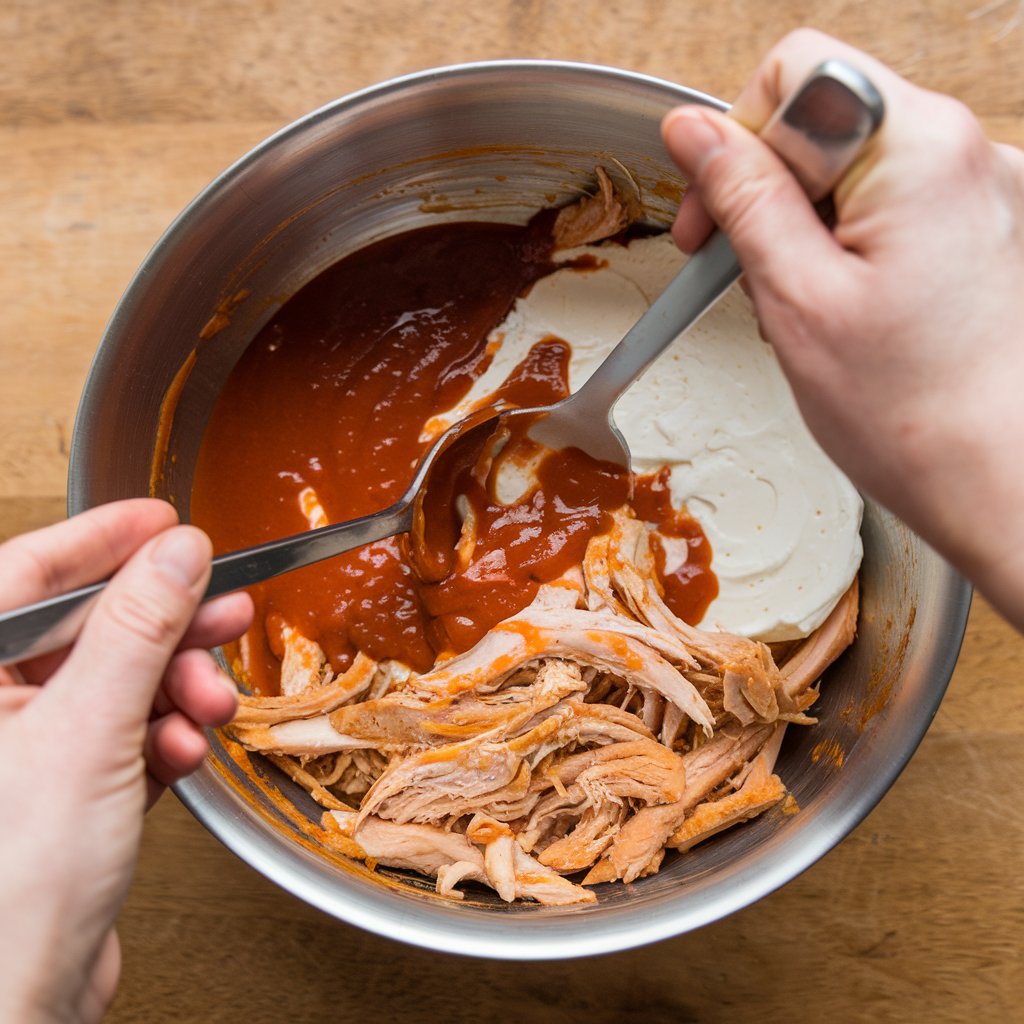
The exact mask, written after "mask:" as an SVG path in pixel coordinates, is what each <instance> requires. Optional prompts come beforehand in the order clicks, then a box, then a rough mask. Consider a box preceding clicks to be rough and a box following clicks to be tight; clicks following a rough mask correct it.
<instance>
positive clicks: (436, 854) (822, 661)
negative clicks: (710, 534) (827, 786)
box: [228, 186, 858, 905]
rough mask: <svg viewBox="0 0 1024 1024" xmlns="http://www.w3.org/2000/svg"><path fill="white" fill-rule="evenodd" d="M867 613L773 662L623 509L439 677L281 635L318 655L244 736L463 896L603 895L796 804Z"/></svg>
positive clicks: (338, 827) (836, 618)
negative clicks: (804, 743) (785, 772)
mask: <svg viewBox="0 0 1024 1024" xmlns="http://www.w3.org/2000/svg"><path fill="white" fill-rule="evenodd" d="M602 187H603V186H602ZM857 608H858V594H857V585H856V582H854V584H853V585H852V586H851V587H850V589H849V591H848V592H847V593H846V594H845V595H844V596H843V598H842V599H841V600H840V601H839V603H838V604H837V606H836V608H835V610H834V611H833V612H832V614H831V615H830V616H829V617H828V619H827V620H826V622H825V623H824V624H823V625H822V626H821V627H820V628H819V629H818V630H817V631H816V632H815V633H813V634H812V635H811V636H810V637H808V638H807V639H806V640H804V641H801V642H799V643H796V644H794V645H791V646H790V647H789V648H788V649H787V650H786V652H785V655H786V656H785V658H784V660H782V662H781V664H776V661H775V659H774V658H773V656H772V652H771V650H770V649H769V648H768V647H767V646H766V645H765V644H762V643H759V642H757V641H754V640H750V639H747V638H745V637H740V636H733V635H730V634H726V633H720V632H709V631H705V630H701V629H698V628H695V627H693V626H689V625H687V624H686V623H684V622H682V621H680V620H679V619H678V618H676V617H675V615H674V614H673V613H672V612H671V611H670V609H669V608H668V606H667V605H666V604H665V602H664V600H663V599H662V597H661V592H660V587H659V583H658V579H657V574H656V571H655V562H654V557H653V554H652V551H651V545H650V534H649V528H648V527H647V526H646V525H645V524H644V523H642V522H640V521H639V520H637V519H636V518H635V517H634V516H633V515H632V513H631V512H630V511H629V510H628V509H623V510H620V511H619V512H618V513H616V514H615V516H614V521H613V524H612V527H611V529H610V531H609V532H608V533H605V534H602V535H600V536H597V537H595V538H593V539H592V540H591V541H590V543H589V546H588V548H587V551H586V556H585V558H584V561H583V564H582V565H581V566H580V567H579V568H578V569H577V570H574V571H573V572H572V573H570V574H569V575H568V576H567V577H566V579H565V580H561V581H556V582H555V583H554V584H550V585H547V586H542V587H541V588H540V590H539V592H538V594H537V597H536V598H535V600H534V601H533V602H532V603H531V604H530V605H528V606H527V607H526V608H524V609H523V610H522V611H521V612H518V613H516V614H515V615H513V616H511V617H510V618H508V619H506V620H505V621H504V622H501V623H499V624H498V625H497V626H496V627H495V628H494V629H492V630H491V631H490V632H489V633H487V634H486V635H485V636H484V637H483V639H481V640H480V642H479V643H478V644H477V645H476V646H475V647H473V648H471V649H470V650H469V651H467V652H466V653H465V654H461V655H458V656H456V657H454V658H450V659H449V660H447V661H443V662H441V663H439V664H437V665H436V666H435V667H434V668H433V669H432V670H431V671H429V672H426V673H424V674H421V675H417V674H416V673H414V672H411V671H410V670H409V669H407V668H406V667H405V666H402V665H401V664H400V663H397V662H393V661H386V662H381V663H377V662H375V661H373V660H372V659H370V658H368V657H366V656H365V655H362V654H359V655H357V656H356V658H355V660H354V661H353V662H352V664H351V666H350V667H349V668H348V669H347V670H346V671H345V672H342V673H341V674H339V675H336V676H335V675H334V673H333V670H332V667H331V666H330V665H329V664H327V661H326V659H325V658H324V657H323V652H322V651H321V650H320V648H319V646H318V645H316V644H314V643H313V642H312V641H309V640H307V639H306V638H303V637H301V636H300V635H299V634H298V633H296V632H295V631H294V630H291V631H290V633H284V632H283V631H282V633H283V635H282V639H283V648H284V658H283V659H282V670H283V671H284V668H285V664H284V663H285V662H287V661H288V659H289V658H290V659H291V662H290V663H291V664H292V665H301V666H304V668H303V669H302V671H299V670H298V669H296V670H295V671H294V674H293V677H292V686H291V687H290V688H289V689H288V690H285V691H283V693H282V696H280V697H260V696H244V697H242V699H241V707H240V710H239V714H238V717H237V718H236V720H235V722H234V723H232V725H231V726H229V727H228V731H229V732H230V733H231V734H232V735H233V736H234V738H235V739H237V740H238V741H239V742H240V743H242V744H243V745H244V746H246V747H247V748H248V749H250V750H253V751H258V752H261V753H264V754H266V755H267V756H268V757H269V758H270V759H271V760H272V762H273V763H274V764H275V765H276V766H277V767H278V768H280V769H281V770H282V771H284V772H285V773H286V774H287V775H288V776H289V777H290V778H291V779H293V780H294V781H295V782H296V783H298V784H299V785H300V786H302V787H303V788H304V789H306V790H307V791H308V792H309V793H310V794H311V796H312V797H313V799H314V800H316V801H318V802H319V803H320V804H321V806H323V807H324V808H325V812H324V815H323V824H324V829H325V835H327V836H328V837H329V839H328V841H329V842H331V843H332V845H334V846H335V847H336V848H337V849H339V850H341V851H342V852H344V853H346V854H348V855H350V856H355V857H361V858H362V859H364V860H366V861H367V863H368V864H370V865H371V866H375V865H384V866H388V867H393V868H400V869H404V870H408V871H415V872H418V873H420V874H424V875H427V876H429V877H432V878H434V879H435V880H436V888H437V891H438V893H440V894H442V895H444V896H447V897H449V898H452V899H461V898H462V897H463V892H462V890H461V888H460V887H461V886H464V885H465V884H467V883H475V884H478V885H482V886H485V887H488V888H490V889H493V890H494V892H496V893H497V894H498V896H499V897H500V898H501V899H503V900H505V901H507V902H512V901H514V900H522V899H528V900H534V901H536V902H538V903H542V904H549V905H563V904H573V903H584V902H592V901H593V900H594V899H595V898H596V897H595V893H594V891H593V890H592V889H591V888H589V887H590V886H592V885H594V884H596V883H599V882H612V881H615V880H619V879H621V880H623V881H626V882H629V881H633V880H634V879H637V878H642V877H644V876H646V875H649V874H653V873H654V872H656V871H658V870H659V868H660V867H661V865H662V862H663V860H664V858H665V856H666V851H669V852H668V856H678V855H680V854H684V853H685V851H687V850H690V849H691V848H692V847H693V846H694V845H696V844H697V843H699V842H702V841H704V840H706V839H709V838H710V837H711V836H713V835H715V834H717V833H718V832H720V831H722V830H723V829H726V828H730V827H733V826H735V825H737V824H739V823H740V822H743V821H746V820H748V819H750V818H752V817H754V816H756V815H758V814H762V813H764V812H765V811H767V810H769V809H770V808H772V807H775V806H776V805H778V804H780V803H781V802H782V801H783V800H785V799H786V796H787V793H786V788H785V786H784V784H783V782H782V780H781V779H780V778H779V776H778V775H776V774H775V773H774V762H775V757H776V755H777V753H778V748H779V745H780V743H781V740H782V735H783V731H784V730H785V728H786V726H787V723H793V722H796V723H807V722H810V721H813V720H812V719H810V718H808V717H807V715H806V711H807V709H808V708H809V707H810V705H811V704H812V703H813V701H814V700H815V698H816V697H817V690H816V688H815V686H816V683H817V682H818V680H819V679H820V677H821V675H822V673H823V672H824V670H825V669H826V668H827V667H828V665H829V664H830V663H831V662H832V661H834V660H835V658H836V657H838V655H839V654H840V653H842V651H843V650H845V648H846V647H847V646H848V645H849V643H850V642H851V641H852V639H853V635H854V631H855V629H856V621H857ZM673 851H674V852H673ZM584 873H585V874H584Z"/></svg>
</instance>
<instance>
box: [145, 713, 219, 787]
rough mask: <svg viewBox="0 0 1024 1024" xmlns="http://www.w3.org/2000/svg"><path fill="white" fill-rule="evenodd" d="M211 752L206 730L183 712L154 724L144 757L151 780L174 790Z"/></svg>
mask: <svg viewBox="0 0 1024 1024" xmlns="http://www.w3.org/2000/svg"><path fill="white" fill-rule="evenodd" d="M209 751H210V744H209V743H208V741H207V739H206V736H205V735H204V733H203V730H202V729H200V728H199V726H197V725H196V724H195V722H193V721H191V719H189V718H188V717H187V716H185V715H183V714H182V713H181V712H180V711H172V712H171V713H170V714H169V715H165V716H164V717H163V718H160V719H158V720H157V721H155V722H153V723H152V725H150V726H149V728H148V729H147V730H146V741H145V744H144V746H143V756H144V757H145V760H146V769H147V770H148V772H149V775H150V777H151V778H152V779H153V780H154V781H155V782H157V783H158V784H160V785H163V786H170V785H172V784H173V783H175V782H177V781H178V780H179V779H183V778H184V777H185V776H186V775H191V774H192V772H194V771H195V770H196V769H197V768H198V767H199V766H200V765H201V764H202V763H203V761H204V759H205V758H206V755H207V754H208V753H209Z"/></svg>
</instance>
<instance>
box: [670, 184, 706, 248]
mask: <svg viewBox="0 0 1024 1024" xmlns="http://www.w3.org/2000/svg"><path fill="white" fill-rule="evenodd" d="M714 229H715V222H714V221H713V220H712V219H711V214H709V213H708V211H707V208H706V207H705V206H704V204H703V203H702V202H701V198H700V188H699V187H698V186H697V185H690V186H689V188H687V190H686V194H685V195H684V196H683V201H682V202H681V203H680V204H679V213H678V214H677V215H676V220H675V223H674V224H673V225H672V239H673V241H675V243H676V245H678V246H679V248H680V249H682V251H683V252H687V253H693V252H696V251H697V250H698V249H699V248H700V247H701V246H702V245H703V244H704V243H705V242H706V241H707V238H708V235H710V234H711V232H712V231H714Z"/></svg>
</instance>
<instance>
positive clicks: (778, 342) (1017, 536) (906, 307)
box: [662, 30, 1024, 628]
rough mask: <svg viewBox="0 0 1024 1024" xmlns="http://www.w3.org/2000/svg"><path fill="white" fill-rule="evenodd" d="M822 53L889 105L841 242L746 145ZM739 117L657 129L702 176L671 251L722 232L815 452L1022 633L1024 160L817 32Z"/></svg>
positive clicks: (851, 187) (750, 92)
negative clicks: (853, 70)
mask: <svg viewBox="0 0 1024 1024" xmlns="http://www.w3.org/2000/svg"><path fill="white" fill-rule="evenodd" d="M830 57H840V58H843V59H846V60H848V61H849V62H850V63H852V64H854V65H855V66H857V67H859V68H860V69H861V70H862V71H864V72H865V73H866V74H868V76H869V77H870V78H871V79H872V81H873V82H874V83H875V85H876V86H877V87H878V89H879V91H880V92H881V93H882V95H883V97H884V99H885V101H886V107H887V114H886V118H885V122H884V124H883V127H882V129H881V131H880V133H879V134H878V136H877V137H876V138H875V140H874V142H873V144H872V145H871V147H870V149H869V150H868V151H867V153H866V154H865V155H864V156H863V158H862V159H861V160H860V162H859V163H858V164H857V165H855V167H854V168H853V169H852V171H851V172H850V173H849V174H848V175H847V177H846V178H845V179H844V180H843V182H842V183H841V184H840V186H839V188H838V189H837V191H836V194H835V201H836V213H837V221H838V222H837V224H836V227H835V229H834V231H833V232H832V233H829V232H828V231H827V230H826V228H825V227H824V226H823V225H822V224H821V222H820V221H819V220H818V218H817V216H816V215H815V213H814V211H813V210H812V208H811V206H810V204H809V203H808V202H807V200H806V198H805V197H804V196H803V194H802V192H801V191H800V188H799V186H798V185H797V183H796V180H795V179H794V178H793V177H792V175H790V174H789V173H788V172H787V170H786V169H785V167H784V166H783V165H782V163H781V162H780V160H779V159H778V158H777V157H776V156H775V154H774V153H772V152H771V151H770V150H769V149H768V148H767V147H766V146H765V145H764V144H763V143H762V142H761V141H760V140H759V139H758V138H757V137H756V135H755V134H754V133H755V132H756V131H757V130H758V129H760V128H761V127H762V126H763V125H764V123H765V122H766V121H767V119H768V117H769V116H770V115H771V113H772V112H773V111H774V110H775V109H776V107H777V106H778V105H779V103H780V102H781V101H782V100H784V99H785V98H786V97H787V96H788V95H790V94H791V93H792V92H793V91H794V90H795V89H796V88H797V87H798V86H799V84H800V83H801V82H802V81H803V79H804V78H805V77H806V76H807V74H808V73H809V72H810V71H811V70H812V69H813V68H814V67H816V66H817V65H818V64H819V63H821V62H822V61H823V60H826V59H828V58H830ZM730 115H731V116H725V115H723V114H719V113H717V112H715V111H711V110H707V109H704V108H697V107H691V108H680V109H678V110H675V111H673V112H671V113H670V114H669V115H668V116H667V117H666V118H665V121H664V124H663V126H662V132H663V136H664V139H665V144H666V146H667V148H668V150H669V152H670V154H671V155H672V157H673V159H674V160H675V162H676V163H677V164H678V166H679V167H680V169H681V170H682V171H683V173H684V174H685V175H686V177H687V178H688V179H689V181H690V182H691V183H692V187H691V190H690V193H689V195H688V196H687V197H686V198H684V200H683V203H682V205H681V208H680V211H679V215H678V218H677V220H676V223H675V226H674V230H673V234H674V237H675V239H676V241H677V243H678V244H679V246H680V247H681V248H682V249H684V250H686V251H693V249H694V248H696V247H697V246H698V245H699V244H700V242H701V241H702V240H703V239H704V237H706V235H707V232H708V231H709V230H710V227H711V225H712V223H717V224H718V225H719V226H721V227H722V228H723V229H724V230H725V232H726V233H727V234H728V235H729V237H730V240H731V241H732V245H733V248H734V249H735V250H736V253H737V255H738V256H739V260H740V263H741V265H742V267H743V270H744V280H745V285H746V288H747V290H748V292H749V294H750V296H751V298H752V300H753V302H754V306H755V309H756V311H757V317H758V321H759V324H760V329H761V333H762V335H763V336H764V338H765V339H766V340H767V341H769V342H770V343H771V344H772V345H773V346H774V348H775V351H776V353H777V354H778V357H779V361H780V362H781V364H782V367H783V369H784V370H785V372H786V375H787V376H788V378H789V380H790V383H791V384H792V386H793V390H794V393H795V395H796V398H797V401H798V402H799V405H800V408H801V411H802V412H803V415H804V418H805V419H806V421H807V423H808V425H809V426H810V428H811V430H812V431H813V432H814V434H815V435H816V437H817V438H818V441H819V442H820V443H821V445H822V446H823V447H824V448H825V450H826V451H827V452H828V453H829V454H830V455H831V456H832V458H833V459H834V460H835V461H836V462H837V463H838V464H839V465H840V466H841V467H842V468H843V469H844V470H845V471H846V472H847V474H848V475H849V476H850V477H851V478H852V479H853V481H854V482H855V483H856V484H857V485H859V486H860V487H861V488H863V489H864V490H865V491H866V492H868V493H869V494H871V495H873V496H874V497H875V498H877V499H878V500H879V501H881V502H882V503H883V504H885V505H887V506H888V507H889V508H891V509H892V510H893V511H894V512H896V513H897V514H898V515H899V516H901V517H902V518H903V519H904V520H905V521H906V522H907V523H909V524H910V526H912V527H913V528H914V529H915V530H916V531H917V532H918V533H920V534H921V535H922V536H923V537H924V538H925V539H926V540H928V541H929V542H930V543H931V544H932V545H933V546H934V547H935V548H937V549H938V550H939V551H940V552H941V553H942V554H944V555H945V556H946V557H947V558H948V559H949V560H950V561H951V562H952V563H953V564H954V565H956V566H957V567H958V568H960V569H961V570H962V571H963V572H964V573H965V574H966V575H967V576H968V577H970V578H971V579H972V580H973V581H974V583H975V584H976V585H977V587H978V588H979V589H980V590H981V591H982V592H983V593H984V594H985V595H986V596H987V597H988V598H989V599H990V600H991V601H992V603H993V604H994V605H995V606H996V607H997V608H998V609H999V610H1000V611H1001V612H1002V613H1003V614H1004V615H1005V616H1006V617H1007V618H1008V619H1009V620H1010V621H1011V622H1012V623H1013V624H1014V625H1016V626H1017V627H1018V628H1024V515H1021V512H1020V510H1021V508H1022V507H1024V474H1021V473H1020V472H1019V470H1018V466H1019V463H1020V451H1019V450H1020V444H1021V439H1022V438H1024V400H1022V399H1021V396H1020V390H1021V385H1022V382H1024V153H1022V152H1021V151H1020V150H1017V149H1014V148H1012V147H1010V146H1005V145H997V144H995V143H993V142H990V141H989V140H988V139H987V138H986V137H985V135H984V134H983V132H982V130H981V127H980V126H979V124H978V122H977V120H976V119H975V118H974V116H973V115H972V114H971V113H970V111H969V110H967V108H966V107H964V106H963V105H962V104H960V103H958V102H957V101H956V100H953V99H950V98H949V97H946V96H940V95H938V94H936V93H931V92H927V91H925V90H923V89H919V88H917V87H915V86H913V85H911V84H910V83H908V82H906V81H904V80H903V79H901V78H899V77H898V76H897V75H896V74H894V73H893V72H892V71H890V70H889V69H887V68H886V67H884V66H883V65H881V64H879V63H878V62H877V61H875V60H873V59H872V58H870V57H868V56H867V55H865V54H863V53H860V52H858V51H857V50H854V49H852V48H851V47H848V46H846V45H845V44H843V43H840V42H838V41H837V40H834V39H831V38H829V37H828V36H824V35H822V34H821V33H818V32H814V31H811V30H800V31H798V32H795V33H793V34H791V35H789V36H787V37H786V38H785V39H783V40H782V42H780V43H779V44H778V45H777V46H776V47H775V48H774V49H773V50H772V51H771V53H770V54H769V55H768V56H767V58H766V59H765V60H764V62H763V63H762V64H761V66H760V67H759V68H758V70H757V72H756V73H755V75H754V77H753V79H752V80H751V81H750V83H749V84H748V85H747V86H746V88H745V89H744V90H743V92H742V94H741V95H740V97H739V99H738V100H737V102H736V104H735V105H734V107H733V108H732V110H731V111H730Z"/></svg>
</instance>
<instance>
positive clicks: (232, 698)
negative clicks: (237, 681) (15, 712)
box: [162, 650, 238, 726]
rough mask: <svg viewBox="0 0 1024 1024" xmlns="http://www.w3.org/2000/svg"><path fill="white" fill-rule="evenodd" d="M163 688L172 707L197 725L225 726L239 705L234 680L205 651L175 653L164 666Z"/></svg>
mask: <svg viewBox="0 0 1024 1024" xmlns="http://www.w3.org/2000/svg"><path fill="white" fill-rule="evenodd" d="M162 691H163V695H164V697H165V698H166V700H167V701H169V703H170V706H171V707H173V708H175V709H177V710H178V711H180V712H181V713H182V714H183V715H185V716H186V717H188V718H190V719H191V720H192V721H193V722H195V723H196V724H197V725H206V726H219V725H226V724H227V723H228V722H230V721H231V719H232V718H234V716H235V710H236V709H237V707H238V691H237V689H236V688H235V685H234V683H232V682H231V680H230V679H228V677H227V676H226V675H225V674H224V673H223V672H222V671H221V670H220V669H219V668H218V667H217V664H216V663H215V662H214V660H213V658H212V657H211V656H210V655H209V654H208V653H207V652H206V651H200V650H192V651H183V652H182V653H181V654H179V655H177V656H176V657H175V658H174V660H173V661H172V662H171V664H170V666H169V667H168V669H167V674H166V675H165V677H164V682H163V686H162Z"/></svg>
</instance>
